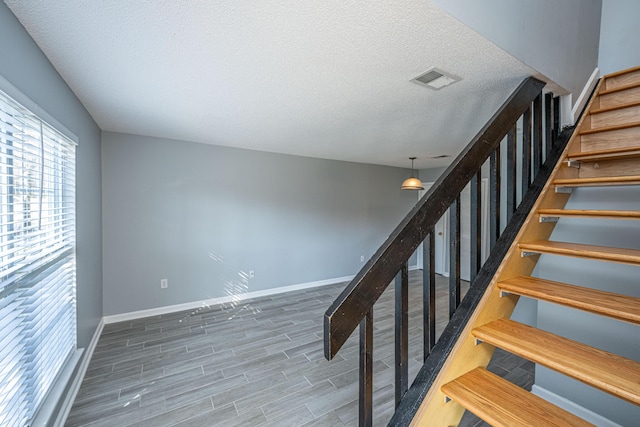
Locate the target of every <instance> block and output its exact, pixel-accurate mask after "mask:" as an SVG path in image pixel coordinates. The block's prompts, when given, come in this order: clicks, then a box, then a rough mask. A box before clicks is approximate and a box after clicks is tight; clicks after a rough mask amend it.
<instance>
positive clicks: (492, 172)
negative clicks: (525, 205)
mask: <svg viewBox="0 0 640 427" xmlns="http://www.w3.org/2000/svg"><path fill="white" fill-rule="evenodd" d="M500 162H501V160H500V145H498V148H496V150H495V151H494V152H493V153H491V157H490V159H489V187H490V188H489V215H490V216H491V218H489V220H490V222H489V224H490V225H489V229H490V232H489V234H490V236H489V245H490V247H491V249H493V247H494V246H495V244H496V241H497V240H498V238H499V237H500V194H501V189H500V181H501V177H500V167H501V166H500V165H501V164H500Z"/></svg>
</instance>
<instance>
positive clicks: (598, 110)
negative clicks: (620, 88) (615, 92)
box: [589, 100, 640, 115]
mask: <svg viewBox="0 0 640 427" xmlns="http://www.w3.org/2000/svg"><path fill="white" fill-rule="evenodd" d="M638 105H640V100H639V101H633V102H628V103H626V104H620V105H612V106H611V107H604V108H596V109H593V110H591V111H589V114H591V115H593V114H600V113H607V112H609V111H615V110H622V109H623V108H628V107H637V106H638Z"/></svg>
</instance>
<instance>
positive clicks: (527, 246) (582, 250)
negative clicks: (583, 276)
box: [518, 240, 640, 265]
mask: <svg viewBox="0 0 640 427" xmlns="http://www.w3.org/2000/svg"><path fill="white" fill-rule="evenodd" d="M518 247H519V248H520V250H522V251H527V252H540V253H546V254H554V255H566V256H573V257H578V258H589V259H594V260H599V261H613V262H621V263H624V264H632V265H640V250H637V249H626V248H614V247H610V246H596V245H585V244H582V243H568V242H553V241H549V240H538V241H534V242H526V243H520V244H518Z"/></svg>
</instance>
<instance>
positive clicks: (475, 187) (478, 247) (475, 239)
mask: <svg viewBox="0 0 640 427" xmlns="http://www.w3.org/2000/svg"><path fill="white" fill-rule="evenodd" d="M470 185H471V196H470V199H471V200H470V202H471V203H470V205H471V206H470V209H471V212H470V214H471V215H470V222H471V224H470V229H471V230H470V234H471V236H470V240H471V248H470V251H471V253H470V255H471V260H470V265H469V271H470V280H471V284H473V281H474V279H475V278H476V274H478V271H480V266H481V265H482V235H481V230H482V187H481V185H482V172H481V171H478V172H477V173H476V174H475V175H474V176H473V177H472V178H471V183H470Z"/></svg>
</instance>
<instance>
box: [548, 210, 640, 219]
mask: <svg viewBox="0 0 640 427" xmlns="http://www.w3.org/2000/svg"><path fill="white" fill-rule="evenodd" d="M538 215H539V216H540V217H573V218H598V219H640V211H618V210H600V209H598V210H591V209H538Z"/></svg>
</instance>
